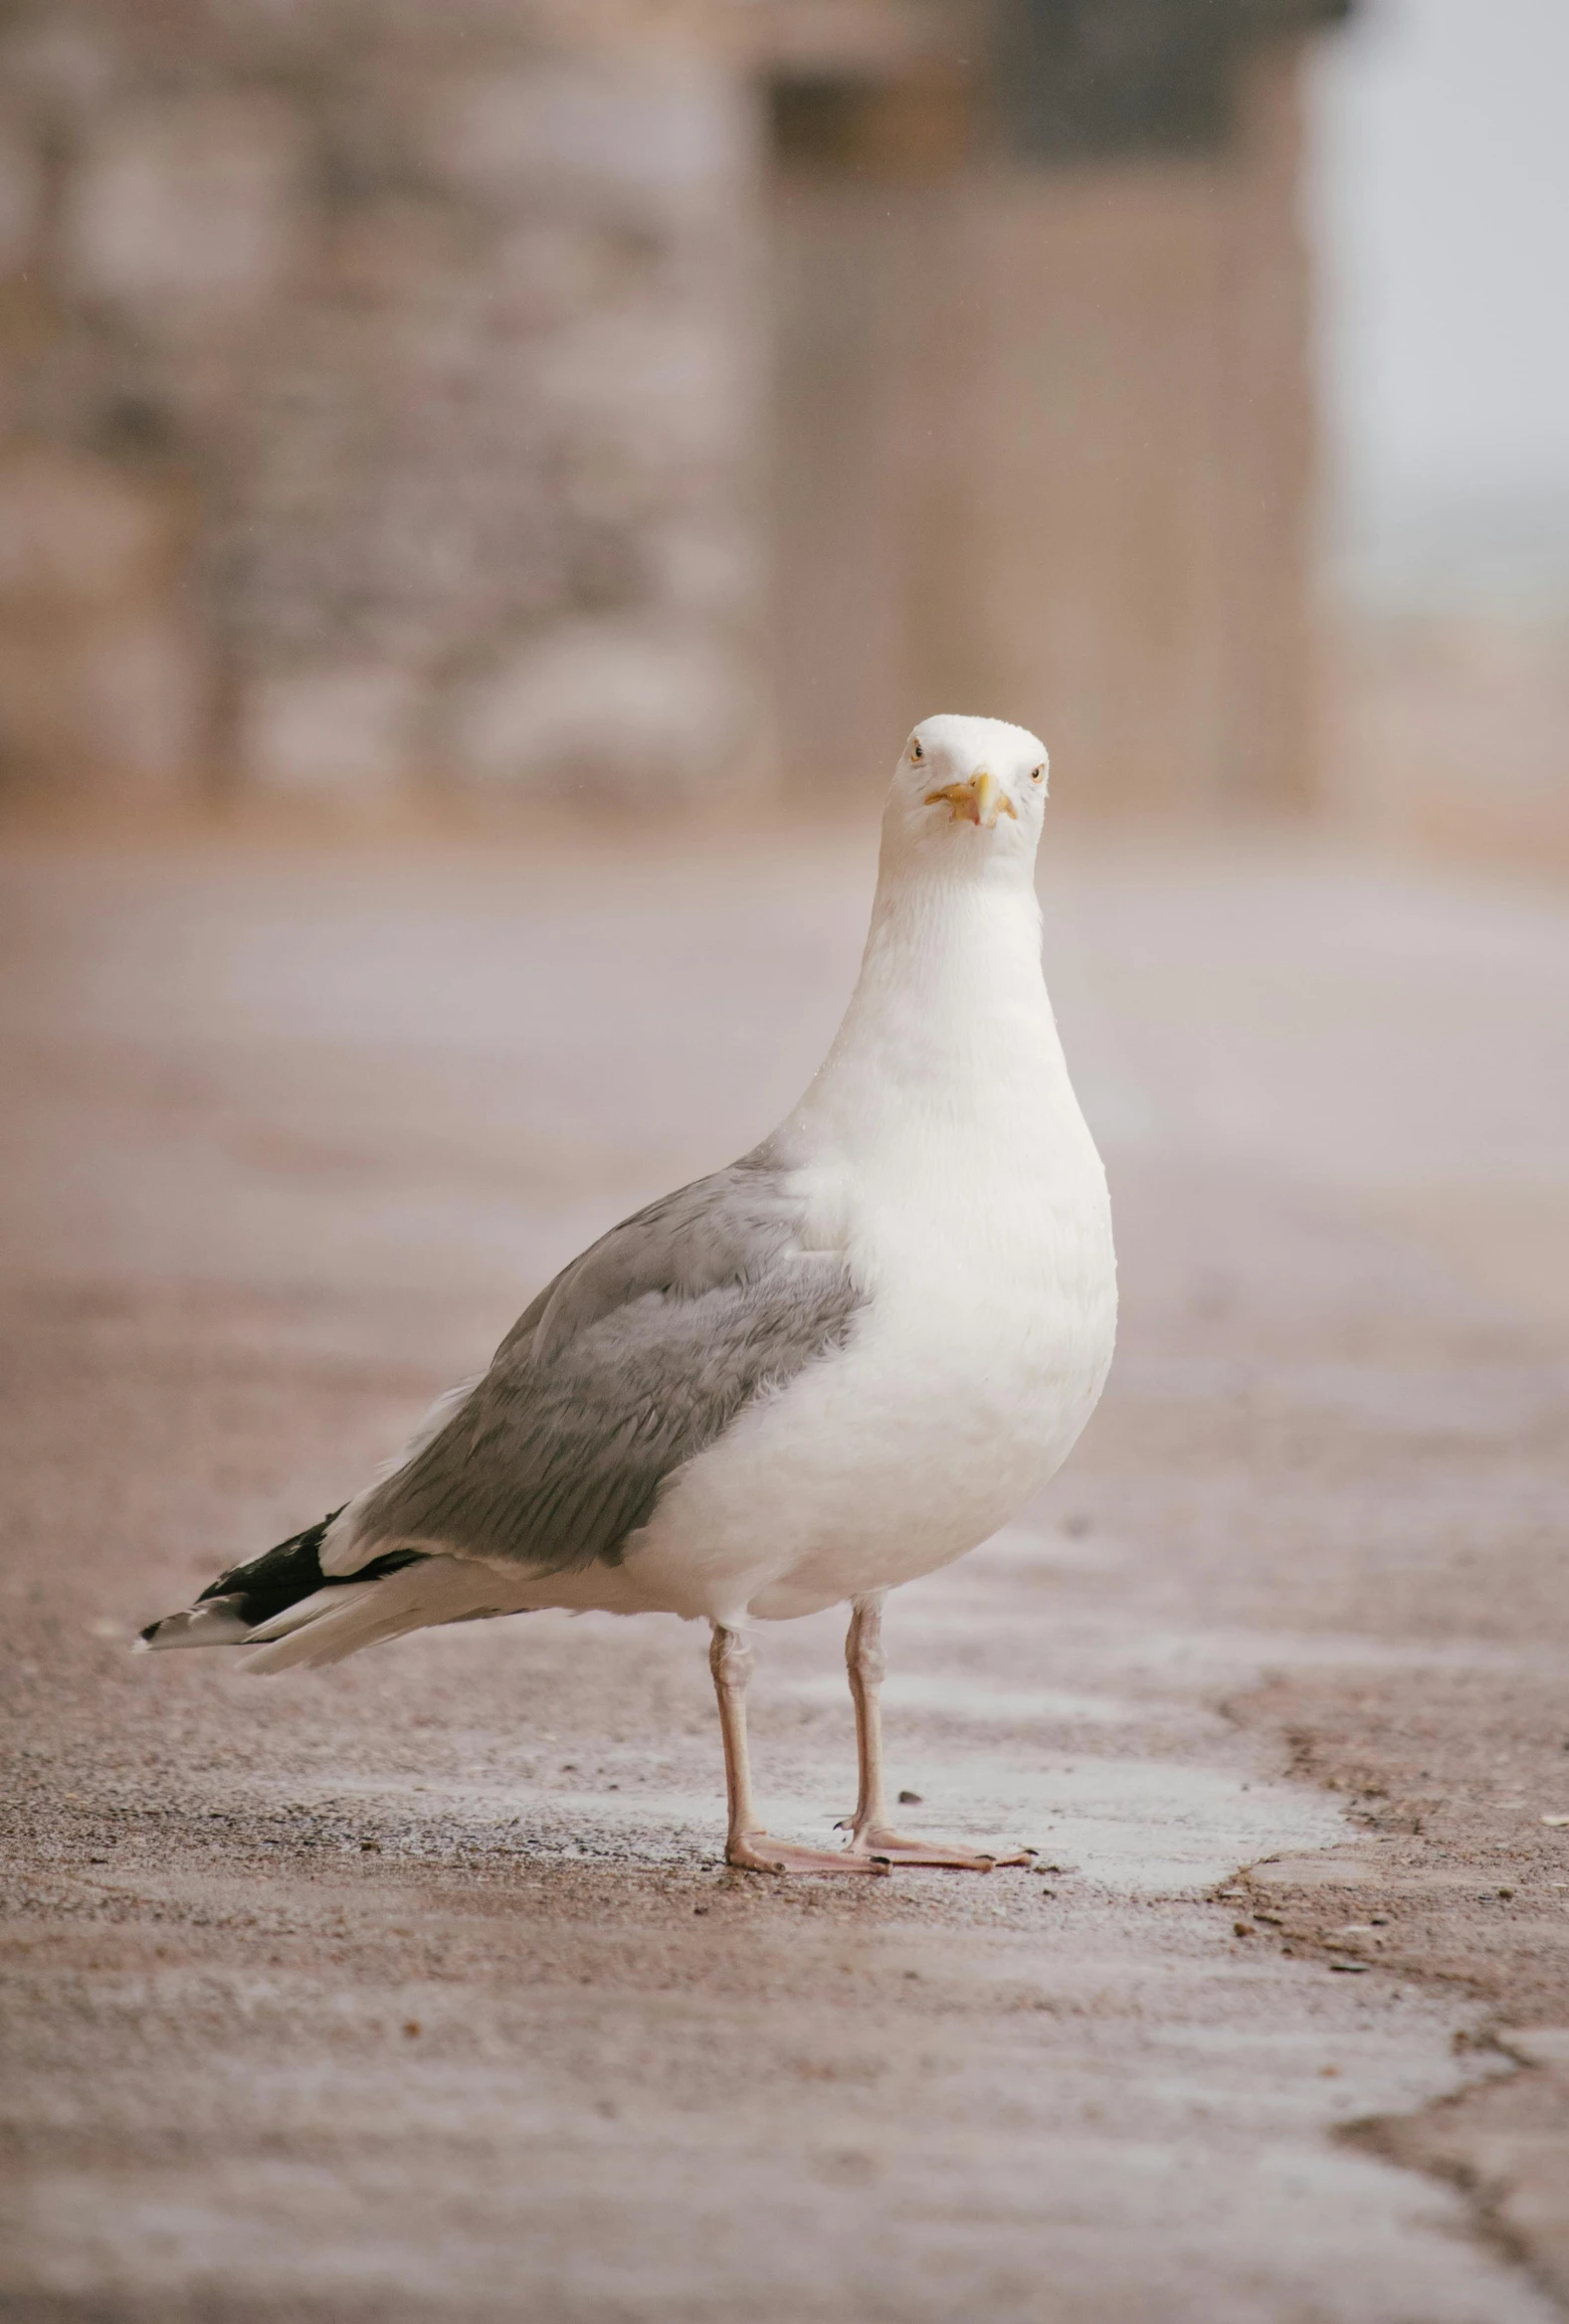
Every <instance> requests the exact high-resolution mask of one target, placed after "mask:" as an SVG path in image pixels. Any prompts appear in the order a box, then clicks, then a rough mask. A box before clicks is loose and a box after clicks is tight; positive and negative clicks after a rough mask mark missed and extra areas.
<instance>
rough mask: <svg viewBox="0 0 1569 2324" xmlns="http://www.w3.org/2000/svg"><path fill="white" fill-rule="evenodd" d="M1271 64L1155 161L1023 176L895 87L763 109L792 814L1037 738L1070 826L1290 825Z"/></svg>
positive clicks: (938, 87) (1291, 363)
mask: <svg viewBox="0 0 1569 2324" xmlns="http://www.w3.org/2000/svg"><path fill="white" fill-rule="evenodd" d="M1149 13H1150V14H1151V15H1158V14H1159V13H1160V11H1159V9H1158V8H1156V7H1155V6H1154V5H1153V0H1152V5H1151V8H1150V11H1149ZM1167 13H1168V14H1171V13H1180V10H1179V11H1170V10H1168V11H1167ZM1303 13H1306V14H1311V13H1312V11H1310V10H1308V11H1305V12H1303ZM1320 13H1323V11H1320ZM1303 39H1304V34H1303V32H1302V31H1301V29H1300V28H1299V25H1298V27H1297V28H1295V29H1293V28H1291V27H1289V26H1287V27H1284V28H1276V29H1275V31H1274V32H1273V33H1272V35H1271V37H1270V38H1269V39H1267V40H1266V39H1258V38H1250V39H1248V40H1246V41H1244V40H1242V39H1241V38H1238V39H1237V40H1236V41H1235V42H1234V43H1233V44H1232V45H1231V46H1230V47H1226V48H1224V49H1223V50H1221V51H1219V52H1218V53H1217V57H1216V59H1215V61H1214V71H1215V74H1216V75H1218V76H1219V77H1220V81H1219V84H1218V85H1217V87H1216V89H1214V90H1211V89H1210V88H1209V87H1208V86H1207V85H1206V84H1205V83H1204V82H1203V81H1202V79H1200V78H1199V77H1196V76H1191V77H1190V81H1189V83H1188V84H1187V85H1186V86H1185V89H1184V90H1183V91H1182V92H1180V93H1179V94H1180V95H1181V96H1182V97H1183V99H1184V101H1185V103H1186V104H1187V107H1188V112H1187V115H1186V116H1185V117H1183V118H1180V119H1179V120H1178V121H1177V123H1176V133H1175V136H1174V141H1172V142H1171V143H1169V144H1167V145H1165V146H1161V145H1160V144H1158V143H1157V144H1156V145H1155V146H1154V148H1153V149H1150V148H1149V147H1148V146H1146V145H1144V144H1141V142H1140V133H1139V120H1138V116H1137V113H1136V110H1135V111H1132V112H1130V115H1129V118H1128V119H1127V120H1122V121H1118V120H1115V119H1112V120H1110V121H1108V122H1106V123H1102V124H1098V125H1097V124H1095V123H1094V122H1090V123H1088V124H1087V126H1085V125H1084V124H1083V123H1082V121H1081V119H1080V118H1079V116H1076V115H1074V114H1073V113H1072V112H1070V114H1069V116H1068V119H1067V121H1066V124H1065V123H1060V122H1049V123H1048V124H1047V129H1046V132H1045V149H1044V150H1034V149H1031V147H1030V145H1029V142H1028V139H1021V137H1020V136H1019V135H1018V134H1017V133H1010V128H1009V123H1008V121H1007V119H1006V118H1005V117H1004V111H1003V108H1002V107H1001V106H1000V105H998V104H988V103H987V102H986V101H985V98H984V93H983V92H982V91H980V90H979V89H978V87H977V84H976V82H975V79H974V77H973V76H972V77H971V78H970V79H969V80H968V81H966V79H965V78H964V76H963V75H961V74H959V73H958V72H956V71H953V70H951V69H950V70H948V71H947V72H946V74H944V72H943V70H942V67H941V65H940V63H938V64H933V63H931V62H929V61H928V62H922V63H921V64H919V65H918V66H916V67H914V68H911V67H909V66H904V67H902V68H900V67H897V66H892V67H890V68H889V70H888V74H887V77H886V78H885V79H884V80H883V81H882V82H879V81H878V80H877V79H876V78H875V77H874V76H872V75H870V74H867V73H865V72H864V73H863V75H862V77H861V78H860V79H859V80H853V81H847V82H846V83H844V84H843V85H842V86H841V89H840V94H839V95H838V97H835V95H834V85H833V84H832V83H830V82H824V83H821V84H817V85H814V84H812V83H811V82H810V81H808V82H806V83H805V84H798V85H796V87H797V92H798V93H797V94H795V95H794V96H791V95H789V94H788V90H789V85H787V97H786V101H785V102H784V104H783V105H781V104H780V103H778V102H777V101H776V106H775V119H776V144H777V149H778V164H777V171H776V195H775V222H776V247H777V266H778V281H779V295H778V298H777V302H776V317H775V322H776V331H777V345H778V361H777V372H776V378H777V407H776V443H775V465H776V474H777V476H778V478H779V480H780V483H779V489H778V495H777V516H776V615H775V639H776V647H777V653H778V667H779V679H780V696H781V700H782V702H783V703H784V704H785V705H786V706H787V708H786V717H787V721H788V724H789V728H790V731H789V733H788V735H787V737H786V740H785V749H784V763H785V767H786V770H787V780H788V781H790V782H791V783H792V785H795V786H800V787H803V788H808V787H809V788H816V787H818V786H820V785H837V784H842V783H845V782H849V781H857V780H860V781H864V782H866V783H867V784H868V785H869V786H873V787H875V786H876V785H878V784H880V783H881V781H882V780H883V774H884V771H885V766H886V764H887V763H888V762H889V761H890V759H891V756H892V753H893V751H894V750H896V748H897V745H898V742H899V741H900V739H901V738H902V734H903V731H904V730H905V729H906V728H907V727H908V725H909V724H910V723H911V722H912V721H913V720H914V719H915V718H918V717H920V716H921V715H923V714H924V713H926V712H927V711H929V710H932V709H934V708H940V707H950V708H960V709H982V710H987V711H993V712H996V713H998V714H1000V715H1003V716H1007V717H1012V718H1016V719H1019V720H1020V721H1021V722H1023V723H1026V724H1029V725H1032V726H1035V727H1037V728H1038V729H1039V730H1040V731H1041V732H1042V733H1044V734H1045V735H1046V737H1047V739H1048V741H1049V742H1050V743H1051V745H1052V748H1053V751H1054V756H1055V758H1056V761H1057V766H1058V778H1059V795H1060V797H1062V798H1063V799H1064V800H1065V802H1066V803H1067V805H1068V806H1069V808H1070V811H1073V812H1084V811H1088V812H1097V813H1113V814H1118V813H1125V812H1141V813H1151V812H1153V813H1162V814H1171V815H1176V816H1192V815H1213V814H1216V813H1222V812H1232V811H1252V810H1265V811H1279V810H1293V809H1300V808H1301V807H1303V806H1305V805H1307V804H1308V803H1309V802H1310V799H1311V795H1312V783H1311V775H1310V768H1311V763H1312V754H1311V745H1310V723H1311V684H1310V655H1309V624H1308V588H1309V566H1308V550H1309V538H1308V535H1309V519H1310V499H1309V495H1310V485H1311V458H1310V455H1311V404H1310V391H1309V375H1308V367H1307V348H1306V307H1307V272H1306V262H1305V256H1304V252H1303V247H1302V243H1301V239H1300V235H1299V232H1298V228H1297V224H1296V218H1295V201H1296V191H1297V178H1298V158H1299V155H1298V131H1297V104H1296V84H1297V78H1298V70H1299V63H1300V58H1301V53H1302V45H1303ZM900 92H902V93H903V94H902V97H900V94H899V93H900ZM792 107H793V108H794V109H793V110H792ZM814 107H815V111H814ZM1216 123H1221V124H1223V127H1221V126H1216V125H1215V124H1216ZM814 124H815V131H814ZM1156 126H1157V128H1158V127H1159V124H1158V123H1157V124H1156ZM1151 133H1152V134H1153V132H1151ZM1110 135H1115V137H1116V139H1117V143H1116V149H1115V150H1112V151H1103V150H1101V149H1100V145H1099V142H1098V141H1097V140H1098V138H1099V137H1100V136H1110ZM1054 137H1057V138H1063V137H1066V140H1067V143H1066V149H1064V150H1059V149H1058V148H1057V147H1056V146H1054V145H1053V143H1052V139H1053V138H1054Z"/></svg>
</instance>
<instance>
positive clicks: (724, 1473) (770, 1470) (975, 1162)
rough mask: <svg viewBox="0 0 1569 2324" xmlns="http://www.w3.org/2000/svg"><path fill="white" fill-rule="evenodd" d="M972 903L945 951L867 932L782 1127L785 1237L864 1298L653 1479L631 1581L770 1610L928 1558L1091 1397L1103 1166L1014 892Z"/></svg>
mask: <svg viewBox="0 0 1569 2324" xmlns="http://www.w3.org/2000/svg"><path fill="white" fill-rule="evenodd" d="M984 901H985V909H984V911H983V912H982V913H980V914H979V915H978V916H977V915H972V919H971V923H970V924H961V926H960V927H959V928H958V929H957V931H954V934H955V935H956V938H957V941H958V944H959V951H958V957H957V959H956V961H955V962H953V963H948V964H939V966H940V967H941V968H942V970H943V973H939V974H936V975H934V976H933V975H930V974H928V975H927V976H925V977H924V978H922V977H920V976H918V975H916V976H912V975H911V973H910V963H909V961H908V959H907V958H901V957H899V956H898V954H899V949H900V946H899V942H898V939H899V937H900V933H901V932H900V931H898V930H895V931H894V939H895V940H894V942H893V943H891V944H890V945H889V946H888V947H887V949H888V951H889V952H890V953H891V954H892V955H893V957H891V958H888V959H886V960H884V961H883V962H882V963H881V964H880V963H879V962H878V961H877V959H876V958H875V957H874V956H873V954H871V953H869V962H868V969H867V971H866V972H864V975H863V980H862V986H861V988H859V989H858V995H857V1003H856V1004H853V1005H852V1010H851V1014H850V1016H849V1017H848V1018H847V1020H846V1026H845V1028H844V1030H843V1031H842V1033H841V1037H840V1041H839V1042H838V1043H837V1044H836V1046H835V1050H834V1052H833V1053H831V1055H830V1058H829V1060H828V1063H827V1065H825V1067H824V1069H823V1072H822V1073H821V1074H820V1075H819V1077H818V1080H817V1082H815V1083H814V1085H813V1088H812V1090H810V1091H809V1092H808V1095H807V1097H806V1099H805V1100H804V1101H803V1104H802V1107H801V1108H800V1109H799V1112H798V1115H797V1116H796V1117H794V1119H793V1121H792V1123H791V1124H790V1125H788V1129H789V1134H790V1135H792V1136H794V1137H795V1138H796V1139H797V1140H798V1143H799V1148H800V1150H801V1151H802V1152H803V1153H804V1154H805V1156H806V1159H805V1160H804V1161H803V1162H802V1165H801V1185H802V1188H803V1191H804V1192H805V1193H806V1196H807V1210H808V1227H807V1239H808V1240H809V1241H815V1242H819V1243H821V1244H823V1245H824V1246H826V1247H829V1248H837V1249H842V1250H843V1251H844V1252H845V1254H846V1256H847V1258H848V1259H849V1261H850V1263H851V1265H852V1267H853V1269H854V1271H855V1274H856V1276H857V1278H858V1279H859V1281H860V1282H861V1284H862V1286H863V1288H864V1290H865V1292H866V1294H867V1301H866V1305H865V1306H864V1307H863V1308H862V1310H861V1312H860V1314H859V1315H858V1317H857V1319H856V1322H855V1324H854V1326H853V1328H852V1332H851V1336H850V1339H849V1341H848V1343H847V1345H846V1346H845V1347H843V1348H842V1349H838V1350H836V1351H834V1352H832V1353H831V1354H829V1355H827V1356H825V1357H823V1358H821V1359H820V1360H819V1361H818V1362H817V1363H815V1364H813V1365H811V1366H809V1367H808V1368H807V1370H806V1371H804V1372H802V1373H800V1374H798V1375H797V1376H796V1378H795V1379H794V1380H792V1381H791V1382H790V1384H789V1386H788V1387H787V1388H785V1389H784V1390H783V1391H782V1392H781V1393H780V1394H779V1395H778V1396H776V1397H774V1398H772V1399H770V1400H766V1401H764V1402H763V1403H761V1404H759V1405H757V1406H755V1407H754V1408H753V1409H752V1410H751V1411H749V1412H748V1413H747V1414H745V1415H744V1416H743V1417H742V1418H741V1420H740V1421H739V1422H737V1423H736V1424H735V1426H734V1427H733V1428H732V1429H731V1430H730V1431H729V1432H728V1433H727V1434H726V1436H725V1437H723V1438H722V1439H721V1440H720V1441H719V1443H718V1444H717V1445H715V1446H713V1447H712V1448H710V1450H709V1451H708V1452H704V1453H703V1454H702V1455H701V1456H700V1457H699V1458H698V1459H696V1460H695V1461H693V1462H692V1463H691V1465H690V1466H689V1468H687V1469H686V1470H685V1471H684V1472H682V1473H681V1474H680V1475H679V1476H678V1477H677V1478H676V1479H674V1480H673V1482H672V1485H671V1487H670V1488H669V1490H668V1491H667V1492H666V1494H665V1495H664V1497H663V1498H662V1500H661V1503H660V1505H659V1507H658V1509H657V1510H656V1512H655V1515H654V1517H653V1519H652V1521H651V1523H650V1525H649V1526H648V1528H647V1530H646V1532H645V1533H644V1535H643V1536H642V1537H641V1538H640V1540H639V1541H638V1543H637V1544H636V1546H635V1547H634V1548H633V1549H632V1551H631V1554H630V1555H629V1557H628V1560H627V1566H626V1579H627V1581H628V1582H629V1583H631V1584H632V1585H633V1587H634V1588H635V1589H637V1590H638V1591H639V1592H640V1593H641V1592H647V1593H649V1596H650V1599H651V1600H652V1601H653V1602H658V1603H661V1604H666V1605H669V1606H672V1607H673V1608H675V1610H677V1611H679V1612H682V1613H688V1614H703V1615H707V1616H709V1617H711V1618H714V1619H720V1620H726V1619H727V1620H738V1619H740V1617H741V1616H742V1615H743V1614H744V1613H746V1612H750V1613H752V1614H755V1615H757V1616H760V1617H763V1618H772V1617H775V1616H779V1617H783V1616H790V1615H796V1614H804V1613H808V1612H811V1611H813V1610H815V1609H816V1608H818V1607H822V1606H829V1605H834V1604H836V1603H838V1602H840V1601H842V1600H844V1599H846V1598H850V1597H855V1596H859V1595H862V1594H864V1593H866V1592H869V1591H872V1590H877V1589H883V1588H888V1587H891V1586H892V1585H894V1584H896V1583H898V1582H902V1581H908V1580H910V1579H912V1578H913V1577H914V1576H916V1575H918V1574H922V1573H928V1572H930V1571H932V1570H933V1569H934V1568H935V1567H937V1566H940V1565H943V1564H946V1563H947V1562H949V1561H950V1560H951V1559H953V1558H955V1557H958V1556H961V1555H962V1554H963V1553H964V1551H965V1550H967V1549H970V1548H972V1547H973V1546H974V1545H975V1544H976V1543H977V1542H978V1541H981V1540H983V1539H984V1538H985V1537H986V1536H987V1534H989V1533H991V1532H993V1531H995V1530H996V1528H997V1527H998V1526H999V1525H1001V1524H1003V1523H1004V1522H1005V1521H1006V1520H1007V1519H1008V1518H1009V1517H1010V1516H1011V1515H1013V1514H1014V1512H1015V1511H1016V1510H1017V1509H1018V1508H1019V1506H1020V1505H1021V1503H1022V1502H1024V1501H1025V1500H1026V1499H1028V1497H1029V1496H1030V1494H1031V1493H1032V1492H1034V1491H1035V1490H1036V1489H1037V1488H1038V1487H1039V1486H1040V1485H1041V1484H1042V1483H1043V1482H1044V1481H1045V1480H1046V1478H1047V1477H1048V1476H1050V1475H1051V1474H1052V1473H1053V1471H1054V1470H1055V1469H1056V1468H1057V1467H1058V1466H1059V1465H1060V1463H1061V1462H1062V1460H1063V1459H1064V1458H1065V1457H1066V1456H1067V1453H1068V1452H1069V1451H1070V1449H1071V1448H1072V1446H1073V1444H1074V1442H1075V1440H1076V1439H1077V1438H1078V1436H1079V1432H1080V1430H1081V1429H1082V1427H1083V1425H1084V1423H1085V1421H1086V1420H1087V1419H1088V1417H1089V1414H1090V1412H1091V1411H1092V1410H1093V1408H1094V1404H1095V1401H1096V1399H1097V1397H1098V1396H1099V1393H1100V1389H1101V1386H1102V1384H1103V1382H1104V1379H1105V1375H1106V1371H1107V1368H1108V1366H1109V1363H1110V1358H1111V1345H1112V1338H1113V1334H1114V1329H1115V1305H1116V1301H1115V1265H1114V1259H1113V1256H1112V1247H1111V1233H1110V1217H1109V1209H1108V1205H1107V1199H1106V1190H1105V1180H1104V1174H1103V1172H1102V1170H1101V1167H1100V1162H1099V1157H1098V1156H1097V1154H1096V1153H1095V1150H1094V1146H1093V1144H1092V1142H1091V1140H1090V1137H1089V1133H1088V1130H1087V1129H1086V1128H1085V1125H1084V1122H1083V1119H1082V1116H1081V1115H1080V1113H1079V1107H1078V1104H1077V1102H1076V1100H1075V1098H1074V1094H1073V1090H1072V1088H1071V1086H1070V1084H1069V1080H1068V1075H1067V1071H1066V1068H1065V1066H1064V1064H1063V1057H1062V1050H1061V1047H1060V1045H1059V1043H1058V1040H1057V1034H1056V1029H1055V1027H1054V1025H1053V1022H1052V1015H1051V1009H1050V1006H1049V1004H1048V1002H1047V998H1046V992H1045V987H1044V984H1043V982H1042V979H1041V973H1040V967H1039V952H1038V945H1039V922H1038V920H1037V919H1036V918H1035V915H1034V902H1033V897H1032V898H1029V899H1028V900H1027V903H1026V906H1025V909H1024V912H1023V913H1022V914H1010V913H1009V912H1007V911H1006V910H1004V909H1003V907H1002V906H1001V905H999V903H998V900H997V899H996V898H995V897H992V898H986V899H984ZM910 940H914V941H916V942H919V941H922V940H923V936H922V931H921V930H920V929H919V928H917V929H916V930H915V931H913V939H911V937H910V934H909V932H905V933H904V945H903V948H904V950H905V951H907V949H908V943H909V941H910ZM869 986H870V991H869ZM864 997H865V999H866V1000H867V1002H868V1003H869V1005H867V1006H864V1007H861V1008H860V1011H859V1016H858V1004H861V1003H862V1002H863V999H864Z"/></svg>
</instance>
